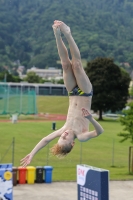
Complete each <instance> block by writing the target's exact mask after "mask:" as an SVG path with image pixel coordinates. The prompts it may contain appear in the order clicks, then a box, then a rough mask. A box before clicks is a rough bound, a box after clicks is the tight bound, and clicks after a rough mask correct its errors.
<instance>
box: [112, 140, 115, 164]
mask: <svg viewBox="0 0 133 200" xmlns="http://www.w3.org/2000/svg"><path fill="white" fill-rule="evenodd" d="M114 152H115V140H114V139H113V147H112V167H114Z"/></svg>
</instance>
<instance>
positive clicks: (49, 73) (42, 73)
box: [27, 67, 62, 79]
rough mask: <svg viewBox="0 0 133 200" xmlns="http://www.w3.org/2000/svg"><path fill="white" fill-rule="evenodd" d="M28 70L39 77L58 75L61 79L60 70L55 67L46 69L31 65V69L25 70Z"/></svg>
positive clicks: (49, 77)
mask: <svg viewBox="0 0 133 200" xmlns="http://www.w3.org/2000/svg"><path fill="white" fill-rule="evenodd" d="M28 72H35V73H36V75H38V76H39V77H41V78H44V79H51V78H53V79H55V78H56V77H60V79H62V70H61V69H56V68H48V69H38V68H36V67H32V68H31V69H28V70H27V73H28Z"/></svg>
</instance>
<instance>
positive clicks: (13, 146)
mask: <svg viewBox="0 0 133 200" xmlns="http://www.w3.org/2000/svg"><path fill="white" fill-rule="evenodd" d="M14 149H15V138H13V141H12V165H13V166H14Z"/></svg>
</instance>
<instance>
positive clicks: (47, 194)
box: [13, 181, 133, 200]
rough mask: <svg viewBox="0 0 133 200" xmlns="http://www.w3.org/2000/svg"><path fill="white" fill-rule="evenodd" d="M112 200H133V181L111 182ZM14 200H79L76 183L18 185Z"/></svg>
mask: <svg viewBox="0 0 133 200" xmlns="http://www.w3.org/2000/svg"><path fill="white" fill-rule="evenodd" d="M109 187H110V191H109V196H110V200H133V181H110V185H109ZM13 196H14V198H13V200H77V184H76V182H53V183H51V184H45V183H44V184H34V185H28V184H25V185H17V186H15V187H14V189H13Z"/></svg>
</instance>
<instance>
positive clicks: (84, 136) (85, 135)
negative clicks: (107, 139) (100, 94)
mask: <svg viewBox="0 0 133 200" xmlns="http://www.w3.org/2000/svg"><path fill="white" fill-rule="evenodd" d="M82 113H83V116H84V117H85V118H87V119H88V120H89V121H90V122H91V123H92V125H93V126H94V128H95V130H94V131H90V132H89V131H86V132H84V133H83V134H80V136H79V138H78V139H79V140H80V141H81V142H85V141H87V140H89V139H91V138H94V137H97V136H99V135H100V134H101V133H103V131H104V130H103V128H102V126H101V125H100V124H99V123H98V122H97V121H96V120H95V119H94V118H93V117H92V115H91V114H90V112H89V111H88V110H86V109H85V108H82Z"/></svg>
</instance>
